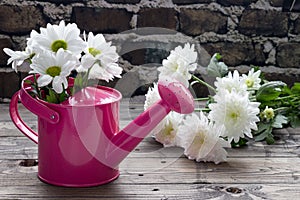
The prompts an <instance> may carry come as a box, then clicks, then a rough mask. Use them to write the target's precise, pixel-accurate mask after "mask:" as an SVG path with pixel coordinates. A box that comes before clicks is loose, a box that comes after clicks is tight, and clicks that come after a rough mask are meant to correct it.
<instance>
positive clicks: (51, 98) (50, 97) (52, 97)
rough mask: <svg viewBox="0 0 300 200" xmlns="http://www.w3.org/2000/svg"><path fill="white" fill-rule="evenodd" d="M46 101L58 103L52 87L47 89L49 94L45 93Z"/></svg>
mask: <svg viewBox="0 0 300 200" xmlns="http://www.w3.org/2000/svg"><path fill="white" fill-rule="evenodd" d="M46 101H47V102H49V103H58V99H57V98H56V93H55V92H54V91H53V90H52V89H49V95H46Z"/></svg>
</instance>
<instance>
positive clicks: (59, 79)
mask: <svg viewBox="0 0 300 200" xmlns="http://www.w3.org/2000/svg"><path fill="white" fill-rule="evenodd" d="M77 64H78V60H77V58H76V57H74V56H73V55H72V54H70V53H67V52H65V51H64V50H63V49H59V50H58V51H57V53H56V54H55V53H52V52H44V53H43V54H39V55H36V56H34V57H33V59H32V64H31V65H30V67H31V68H32V71H31V72H30V73H38V74H40V76H39V77H38V79H37V83H38V86H39V87H43V86H46V85H48V84H50V83H51V82H52V88H53V89H54V91H55V92H57V93H62V92H63V87H64V89H66V88H67V87H68V81H67V78H66V77H67V76H69V75H70V73H71V71H72V70H73V69H75V67H76V65H77Z"/></svg>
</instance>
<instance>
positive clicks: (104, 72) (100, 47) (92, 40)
mask: <svg viewBox="0 0 300 200" xmlns="http://www.w3.org/2000/svg"><path fill="white" fill-rule="evenodd" d="M118 58H119V55H118V54H117V52H116V47H115V46H111V42H106V41H105V38H104V37H103V35H102V34H97V35H95V36H94V34H93V33H91V32H90V33H89V34H88V39H87V48H86V49H85V55H84V56H83V57H82V60H81V67H80V68H78V71H87V70H88V69H89V68H91V67H92V68H91V70H90V72H89V79H101V80H106V81H109V80H112V79H113V78H114V77H118V78H121V73H122V68H121V67H119V65H118V64H117V63H116V62H117V61H118Z"/></svg>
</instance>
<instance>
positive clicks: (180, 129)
mask: <svg viewBox="0 0 300 200" xmlns="http://www.w3.org/2000/svg"><path fill="white" fill-rule="evenodd" d="M212 59H215V56H213V57H212ZM196 60H197V53H196V52H195V50H194V46H193V45H190V44H186V45H185V46H184V48H182V47H180V46H179V47H176V48H175V50H173V51H171V53H170V55H169V57H168V58H167V59H165V60H163V62H162V66H161V67H159V68H158V70H159V71H160V75H159V78H162V77H163V76H168V77H171V78H173V79H176V80H177V81H180V82H182V83H183V85H185V86H186V87H188V86H189V82H188V81H189V80H190V79H191V77H192V75H191V73H190V72H191V71H194V70H195V69H196V63H195V62H196ZM211 63H212V61H211ZM224 65H225V64H224ZM225 67H226V68H227V66H225ZM223 68H224V66H223ZM259 75H260V71H257V72H255V73H254V71H253V70H251V71H250V72H249V74H248V75H243V76H240V75H239V73H238V72H237V71H234V72H233V73H230V72H229V73H228V75H227V76H225V77H223V78H217V80H216V82H215V86H216V94H215V95H214V97H213V99H214V102H213V103H210V104H209V109H210V112H209V113H208V115H207V116H206V115H205V114H204V113H203V112H199V113H197V112H194V113H192V114H190V115H182V114H178V113H175V112H173V111H171V113H170V114H169V115H168V116H167V117H166V118H165V119H164V120H163V121H162V122H161V123H160V124H159V125H158V126H157V127H156V128H155V129H154V130H153V131H152V134H153V136H154V137H155V139H156V140H157V141H158V142H160V143H162V144H163V145H164V146H165V147H169V146H179V147H182V148H184V154H185V155H186V156H187V157H188V158H189V159H193V160H196V161H197V162H200V161H204V162H214V163H216V164H218V163H220V162H224V161H226V159H227V152H226V150H225V149H224V148H229V147H231V145H230V142H231V141H232V140H234V141H235V142H238V141H239V139H240V138H243V137H245V135H246V136H248V137H252V134H251V130H256V129H257V126H256V122H258V121H259V118H258V116H257V115H258V114H259V108H258V106H259V103H257V102H251V101H250V100H249V96H250V95H251V92H250V91H251V90H255V89H256V88H258V87H259V83H260V79H259ZM158 99H160V96H159V93H158V89H157V84H154V87H153V88H149V90H148V93H147V94H146V101H145V105H144V108H145V109H147V108H148V107H150V106H151V105H152V104H153V103H155V102H156V101H157V100H158Z"/></svg>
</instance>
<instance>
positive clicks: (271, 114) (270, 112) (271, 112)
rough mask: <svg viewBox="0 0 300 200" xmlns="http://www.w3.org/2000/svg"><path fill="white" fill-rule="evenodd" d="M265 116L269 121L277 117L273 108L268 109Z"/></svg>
mask: <svg viewBox="0 0 300 200" xmlns="http://www.w3.org/2000/svg"><path fill="white" fill-rule="evenodd" d="M264 113H265V116H266V118H267V119H273V117H274V116H275V114H274V110H273V108H266V109H265V110H264Z"/></svg>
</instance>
